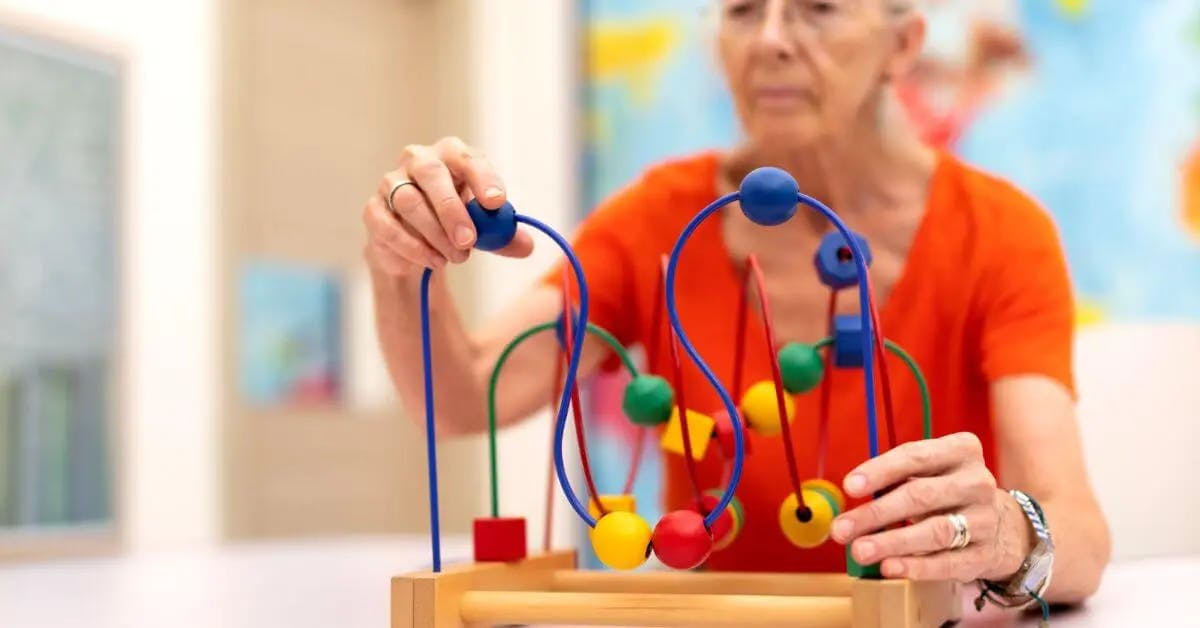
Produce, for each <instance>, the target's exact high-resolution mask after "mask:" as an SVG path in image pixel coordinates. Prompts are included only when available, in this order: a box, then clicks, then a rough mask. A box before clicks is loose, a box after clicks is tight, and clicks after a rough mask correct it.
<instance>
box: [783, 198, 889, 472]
mask: <svg viewBox="0 0 1200 628" xmlns="http://www.w3.org/2000/svg"><path fill="white" fill-rule="evenodd" d="M796 196H797V199H798V200H799V202H800V203H803V204H805V205H808V206H809V207H811V208H812V209H815V210H817V211H818V212H820V213H822V214H824V215H825V217H826V218H828V219H829V222H831V223H833V226H834V227H837V230H838V231H840V232H842V237H843V238H845V239H846V245H847V246H849V247H850V252H851V254H853V255H854V265H855V266H857V267H858V305H859V313H860V314H861V316H862V328H863V336H864V338H863V344H862V355H863V370H865V371H866V398H867V446H868V449H869V452H870V457H871V458H874V457H876V456H878V455H879V430H878V426H877V425H876V418H875V368H874V360H873V357H874V355H875V352H874V351H873V349H874V347H875V331H874V330H873V329H872V328H871V293H870V291H869V290H867V281H866V277H867V263H866V261H865V260H866V256H865V254H864V253H863V250H862V248H861V247H859V246H858V238H855V237H854V234H852V233H851V232H850V228H849V227H847V226H846V223H844V222H842V219H841V218H838V215H837V214H835V213H833V210H832V209H829V208H828V207H826V206H825V204H824V203H822V202H821V201H818V200H817V199H815V198H813V197H811V196H808V195H806V194H803V193H799V194H797V195H796Z"/></svg>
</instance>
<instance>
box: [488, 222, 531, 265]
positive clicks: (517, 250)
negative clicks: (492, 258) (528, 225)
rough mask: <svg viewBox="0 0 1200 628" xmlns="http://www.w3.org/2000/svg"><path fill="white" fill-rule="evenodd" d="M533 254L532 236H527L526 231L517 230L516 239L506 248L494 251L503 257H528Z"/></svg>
mask: <svg viewBox="0 0 1200 628" xmlns="http://www.w3.org/2000/svg"><path fill="white" fill-rule="evenodd" d="M531 253H533V236H531V235H529V232H528V231H525V230H524V229H518V230H517V235H516V237H514V238H513V241H512V242H509V243H508V246H506V247H504V248H502V249H500V250H498V251H496V254H497V255H503V256H504V257H517V258H521V257H529V255H530V254H531Z"/></svg>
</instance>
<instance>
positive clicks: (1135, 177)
mask: <svg viewBox="0 0 1200 628" xmlns="http://www.w3.org/2000/svg"><path fill="white" fill-rule="evenodd" d="M712 5H713V3H711V2H707V1H703V0H689V1H680V0H591V1H589V2H586V3H585V13H584V16H585V28H586V29H587V42H588V56H589V63H588V68H589V76H588V82H587V87H586V104H587V107H588V110H587V120H588V129H587V131H588V135H587V138H588V143H587V146H586V152H585V168H586V172H585V180H586V198H585V206H586V207H588V208H591V207H593V206H595V204H596V203H597V202H599V201H600V200H601V199H603V198H604V197H605V196H607V195H608V194H611V193H612V192H613V191H614V190H616V189H618V188H619V187H620V186H622V185H624V184H626V183H628V182H629V181H630V180H632V179H633V178H634V177H636V176H637V174H638V173H639V172H640V171H641V170H642V169H644V168H645V167H646V166H647V165H648V164H651V163H653V162H656V161H659V160H661V159H664V158H666V157H669V156H672V155H678V154H683V153H687V152H690V151H694V150H697V149H700V148H707V147H713V146H728V145H730V144H731V143H732V142H734V141H735V140H736V137H737V133H738V131H737V123H736V120H735V118H734V114H733V111H732V107H731V105H730V103H729V100H728V98H727V96H726V95H725V89H724V85H723V83H722V80H721V77H720V75H719V73H718V72H717V70H716V66H715V64H714V63H713V59H712V53H711V50H710V44H709V33H710V32H711V30H710V29H711V28H713V27H712V24H713V23H714V20H713V19H712V18H711V16H709V15H706V13H707V12H708V11H711V10H712V9H710V8H708V7H711V6H712ZM926 7H927V9H928V12H929V17H930V21H931V28H930V34H931V35H930V46H929V53H928V54H927V55H926V58H925V60H924V61H923V63H922V67H921V68H920V72H919V73H918V76H917V77H915V78H914V79H913V81H912V82H910V84H908V85H906V86H905V90H904V94H905V96H906V98H905V102H906V103H907V104H909V105H910V106H911V107H912V109H913V112H914V116H915V117H916V119H917V120H918V122H919V123H920V124H921V125H922V127H923V128H925V129H926V130H927V136H928V137H929V138H930V139H931V141H934V142H936V143H940V144H942V145H944V146H945V147H947V148H949V149H951V150H953V151H955V152H956V153H958V154H960V155H962V156H963V157H964V158H966V159H967V160H968V161H970V162H972V163H975V164H977V165H979V166H981V167H983V168H985V169H988V170H990V171H993V172H995V173H997V174H1000V175H1002V176H1005V177H1007V178H1010V179H1012V180H1013V181H1015V182H1016V183H1017V184H1018V185H1020V186H1021V187H1022V188H1024V189H1025V190H1027V191H1029V192H1030V193H1031V194H1033V195H1034V196H1035V197H1036V198H1037V199H1038V200H1039V201H1041V202H1042V203H1043V204H1044V205H1045V206H1046V207H1047V208H1048V209H1049V210H1050V211H1051V212H1052V213H1053V215H1054V217H1055V219H1056V220H1057V222H1058V225H1059V227H1060V229H1061V231H1062V236H1063V240H1064V243H1065V246H1066V249H1067V254H1068V258H1069V262H1070V265H1071V271H1072V275H1073V277H1074V280H1075V285H1076V288H1077V291H1078V295H1079V303H1080V312H1081V318H1082V319H1083V321H1084V322H1088V321H1093V320H1097V319H1104V320H1112V321H1128V320H1177V319H1197V318H1200V72H1198V71H1197V70H1196V68H1197V67H1200V5H1198V4H1197V3H1196V2H1195V0H1152V1H1145V2H1128V1H1125V0H1023V1H1021V2H1017V1H1016V0H927V1H926ZM968 59H980V60H982V63H986V70H980V71H981V72H982V71H986V72H987V73H988V75H987V76H986V77H984V78H985V79H986V80H976V81H966V80H965V79H962V78H961V77H963V76H969V75H970V73H971V72H972V71H973V68H971V67H970V63H969V62H968V61H967V60H968ZM947 76H955V77H959V78H956V79H946V78H944V77H947ZM955 81H958V83H969V84H970V86H971V87H970V88H967V87H963V86H962V85H961V84H955ZM981 86H982V87H981ZM922 95H925V96H927V98H924V99H923V98H922Z"/></svg>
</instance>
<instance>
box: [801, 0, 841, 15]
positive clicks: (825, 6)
mask: <svg viewBox="0 0 1200 628" xmlns="http://www.w3.org/2000/svg"><path fill="white" fill-rule="evenodd" d="M808 9H809V11H811V12H813V13H816V14H817V15H831V14H833V13H836V12H837V10H838V4H837V3H836V2H829V1H828V0H824V1H823V0H813V1H812V2H809V3H808Z"/></svg>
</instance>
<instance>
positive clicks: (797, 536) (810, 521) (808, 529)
mask: <svg viewBox="0 0 1200 628" xmlns="http://www.w3.org/2000/svg"><path fill="white" fill-rule="evenodd" d="M801 491H802V492H803V494H804V506H805V507H804V508H800V500H799V499H797V498H796V494H795V493H792V494H791V495H788V497H787V499H785V500H783V503H782V504H780V505H779V529H780V530H782V531H783V535H784V536H785V537H787V540H788V541H789V542H791V544H792V545H795V546H796V547H799V548H802V549H812V548H814V547H817V546H819V545H821V544H822V543H824V542H825V541H826V540H828V539H829V528H830V526H832V525H833V518H834V516H835V515H834V511H835V509H836V508H837V505H836V504H834V503H833V502H832V500H831V499H830V497H829V496H827V495H826V494H825V493H823V492H821V491H817V490H813V489H801Z"/></svg>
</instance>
